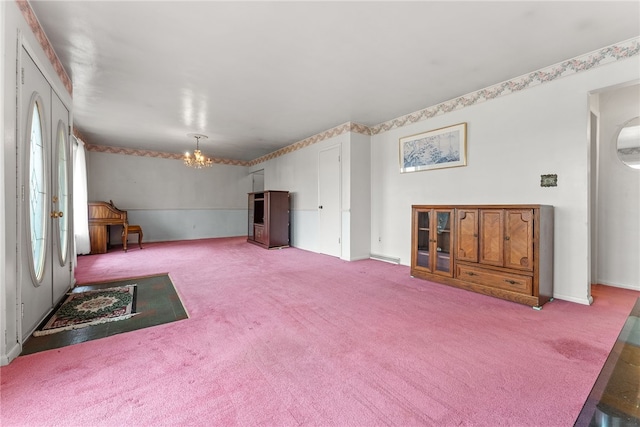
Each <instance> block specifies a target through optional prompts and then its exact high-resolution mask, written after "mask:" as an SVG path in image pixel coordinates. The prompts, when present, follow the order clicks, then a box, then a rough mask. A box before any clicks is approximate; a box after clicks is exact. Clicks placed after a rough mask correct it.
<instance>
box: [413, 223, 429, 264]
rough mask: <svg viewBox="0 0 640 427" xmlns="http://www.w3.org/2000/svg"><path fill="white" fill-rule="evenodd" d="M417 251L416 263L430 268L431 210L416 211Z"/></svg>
mask: <svg viewBox="0 0 640 427" xmlns="http://www.w3.org/2000/svg"><path fill="white" fill-rule="evenodd" d="M417 215H418V219H417V221H418V230H417V232H418V251H417V252H418V253H417V258H418V259H417V260H416V265H417V266H418V267H424V268H427V269H431V263H430V261H431V259H430V245H431V234H430V233H431V230H430V228H429V227H430V223H431V212H430V211H422V212H418V213H417Z"/></svg>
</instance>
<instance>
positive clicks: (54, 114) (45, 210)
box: [17, 48, 72, 339]
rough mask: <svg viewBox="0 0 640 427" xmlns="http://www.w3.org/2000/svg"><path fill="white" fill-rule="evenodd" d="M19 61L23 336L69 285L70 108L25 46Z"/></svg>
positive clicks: (19, 172)
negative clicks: (65, 105)
mask: <svg viewBox="0 0 640 427" xmlns="http://www.w3.org/2000/svg"><path fill="white" fill-rule="evenodd" d="M21 65H22V69H21V70H20V72H21V73H22V78H21V82H22V83H21V90H20V98H21V111H20V123H19V126H20V129H21V133H20V135H21V138H20V142H19V158H20V159H21V161H20V162H18V175H19V176H20V177H21V181H20V186H21V188H20V191H19V192H18V194H20V195H21V203H20V205H19V206H20V208H19V212H18V215H19V225H18V227H17V231H18V234H19V235H18V240H17V241H18V245H19V248H18V253H19V254H20V259H21V262H20V269H21V271H20V275H19V277H20V278H21V286H20V288H21V301H22V338H23V339H25V338H26V337H28V336H29V334H30V333H31V332H32V331H33V330H34V329H35V328H36V327H37V326H38V324H39V323H40V321H41V320H42V319H44V317H45V316H46V315H47V314H48V313H49V312H50V311H51V310H52V308H53V306H54V304H55V303H57V301H58V300H59V299H60V298H61V297H62V296H63V294H64V292H65V291H66V290H67V289H68V288H69V287H70V285H71V274H72V273H71V268H70V258H71V257H70V256H69V255H68V254H69V244H68V242H69V236H70V232H69V231H70V226H69V225H70V221H69V215H68V213H69V212H68V209H67V206H69V205H70V197H71V193H70V188H71V187H70V175H69V161H68V159H69V158H70V157H69V112H68V110H67V109H66V108H65V107H64V104H62V102H61V101H60V100H59V99H58V97H57V95H56V94H55V93H54V92H53V90H52V89H51V86H50V85H49V83H48V82H47V80H46V78H45V77H44V75H43V74H42V73H41V72H40V70H39V69H38V67H37V65H36V64H35V63H34V61H33V60H32V59H31V57H30V56H29V54H28V52H27V51H26V50H25V49H24V48H22V49H21ZM65 210H66V211H67V212H65Z"/></svg>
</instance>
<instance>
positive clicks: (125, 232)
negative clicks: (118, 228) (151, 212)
mask: <svg viewBox="0 0 640 427" xmlns="http://www.w3.org/2000/svg"><path fill="white" fill-rule="evenodd" d="M129 234H137V235H138V246H140V249H142V227H140V226H139V225H129V226H128V227H122V249H124V251H125V252H126V251H127V240H128V238H129Z"/></svg>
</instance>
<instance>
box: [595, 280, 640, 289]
mask: <svg viewBox="0 0 640 427" xmlns="http://www.w3.org/2000/svg"><path fill="white" fill-rule="evenodd" d="M594 285H604V286H611V287H614V288H622V289H629V290H632V291H640V287H638V286H631V285H624V284H621V283H613V282H606V281H604V280H598V283H594Z"/></svg>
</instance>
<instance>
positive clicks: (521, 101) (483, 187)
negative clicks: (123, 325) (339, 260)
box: [371, 58, 640, 304]
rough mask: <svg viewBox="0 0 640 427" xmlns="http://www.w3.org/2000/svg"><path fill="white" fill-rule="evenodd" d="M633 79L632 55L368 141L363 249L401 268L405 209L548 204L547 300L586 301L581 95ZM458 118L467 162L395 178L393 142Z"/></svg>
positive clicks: (585, 150)
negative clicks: (550, 285) (548, 181)
mask: <svg viewBox="0 0 640 427" xmlns="http://www.w3.org/2000/svg"><path fill="white" fill-rule="evenodd" d="M639 73H640V67H639V61H638V58H632V59H629V60H623V61H618V62H616V63H612V64H608V65H604V66H601V67H598V68H595V69H592V70H590V71H587V72H582V73H579V74H574V75H572V76H568V77H564V78H560V79H557V80H555V81H553V82H550V83H546V84H542V85H539V86H535V87H532V88H529V89H526V90H522V91H520V92H516V93H513V94H510V95H507V96H503V97H499V98H496V99H494V100H491V101H487V102H484V103H479V104H476V105H473V106H470V107H466V108H463V109H461V110H457V111H454V112H451V113H447V114H444V115H441V116H436V117H434V118H431V119H428V120H425V121H422V122H418V123H415V124H412V125H409V126H405V127H402V128H398V129H394V130H391V131H388V132H385V133H381V134H378V135H374V136H373V137H372V141H371V144H372V146H371V150H372V152H371V158H372V164H371V185H372V202H371V204H372V212H371V215H372V218H371V223H372V235H371V239H372V240H371V252H372V253H376V254H380V255H385V256H388V257H398V258H400V259H401V263H402V264H406V265H409V264H410V254H411V251H410V244H411V236H410V227H411V218H410V217H411V205H412V204H439V203H442V204H449V203H451V204H467V203H468V204H491V203H539V204H549V205H553V206H555V247H554V253H555V256H554V263H555V270H554V285H555V289H554V295H555V297H556V298H561V299H566V300H570V301H575V302H580V303H583V304H588V303H589V294H590V291H589V289H590V283H589V274H588V272H589V268H590V266H589V265H588V260H589V246H588V245H589V230H590V224H589V222H588V213H589V212H588V210H589V198H588V189H589V186H588V182H589V176H588V170H589V167H588V166H589V155H590V150H589V141H588V120H589V108H588V93H589V92H590V91H593V90H596V89H599V88H602V87H606V86H610V85H613V84H616V83H620V82H625V81H631V80H634V79H636V78H637V76H638V75H639ZM461 122H466V123H467V124H468V166H466V167H459V168H450V169H439V170H430V171H424V172H415V173H408V174H401V173H400V172H399V159H398V140H399V138H401V137H403V136H406V135H412V134H416V133H420V132H423V131H427V130H430V129H437V128H440V127H443V126H448V125H453V124H456V123H461ZM550 173H555V174H558V186H557V187H551V188H543V187H540V175H541V174H550ZM635 257H636V259H638V257H639V254H638V253H637V252H636V253H635Z"/></svg>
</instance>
